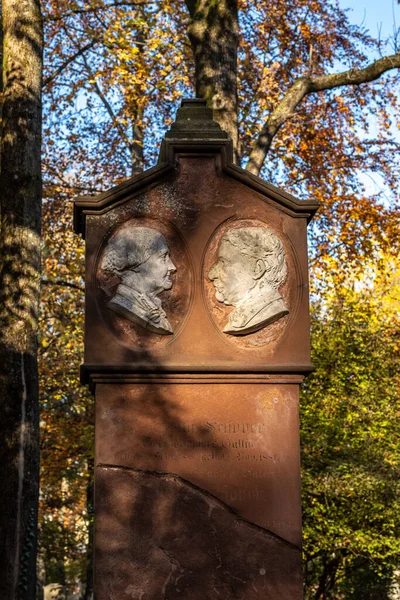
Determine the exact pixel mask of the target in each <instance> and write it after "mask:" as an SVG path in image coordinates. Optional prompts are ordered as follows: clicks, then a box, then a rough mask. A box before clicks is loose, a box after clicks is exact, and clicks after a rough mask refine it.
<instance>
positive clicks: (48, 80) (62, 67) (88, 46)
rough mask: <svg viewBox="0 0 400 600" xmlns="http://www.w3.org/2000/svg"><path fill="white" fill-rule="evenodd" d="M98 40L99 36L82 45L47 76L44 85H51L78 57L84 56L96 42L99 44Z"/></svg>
mask: <svg viewBox="0 0 400 600" xmlns="http://www.w3.org/2000/svg"><path fill="white" fill-rule="evenodd" d="M98 41H99V40H98V39H97V38H96V39H93V40H92V41H91V42H89V43H88V44H86V46H82V48H80V49H79V50H77V52H75V54H73V55H72V56H70V57H69V58H67V60H66V61H65V62H63V64H62V65H60V66H59V67H58V69H56V70H55V71H54V73H52V75H49V77H47V78H46V79H45V80H44V81H43V87H46V86H47V85H49V83H51V82H52V81H53V80H54V79H55V78H56V77H57V76H58V75H60V73H62V72H63V71H64V69H66V68H67V67H68V65H70V64H71V63H72V62H74V61H75V60H76V59H77V58H79V56H82V54H83V53H84V52H86V51H87V50H90V48H93V46H94V45H95V44H97V43H98Z"/></svg>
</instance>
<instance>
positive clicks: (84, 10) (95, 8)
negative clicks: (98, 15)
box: [44, 0, 158, 23]
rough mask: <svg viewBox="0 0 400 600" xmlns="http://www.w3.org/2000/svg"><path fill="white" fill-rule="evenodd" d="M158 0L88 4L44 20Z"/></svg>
mask: <svg viewBox="0 0 400 600" xmlns="http://www.w3.org/2000/svg"><path fill="white" fill-rule="evenodd" d="M157 1H158V0H153V1H151V0H150V1H149V2H135V1H133V0H132V1H131V2H129V1H126V2H113V3H112V4H108V5H107V6H90V7H88V8H75V9H72V10H67V11H65V12H64V13H62V14H61V15H57V16H56V17H45V18H44V21H45V22H51V23H54V22H57V21H63V20H64V19H66V18H67V17H71V16H73V15H83V14H87V13H94V12H97V11H104V10H109V9H110V8H124V7H127V6H135V7H136V6H139V7H140V6H147V5H149V4H150V5H151V4H157Z"/></svg>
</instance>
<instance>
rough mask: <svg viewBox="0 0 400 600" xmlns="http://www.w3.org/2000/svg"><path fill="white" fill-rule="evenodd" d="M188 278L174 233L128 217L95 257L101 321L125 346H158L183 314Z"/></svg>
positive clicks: (179, 241)
mask: <svg viewBox="0 0 400 600" xmlns="http://www.w3.org/2000/svg"><path fill="white" fill-rule="evenodd" d="M185 258H186V260H185ZM191 278H192V276H191V271H190V267H189V259H188V257H187V250H186V248H185V247H184V243H183V240H182V239H181V238H180V236H179V234H178V233H177V232H176V231H174V230H172V229H171V228H169V227H168V226H167V225H166V224H163V223H161V222H159V221H156V220H154V219H131V220H130V221H128V222H126V223H124V224H123V225H121V226H120V227H118V228H117V229H116V230H115V231H114V232H113V233H112V235H111V236H109V237H108V239H107V240H106V241H105V243H104V244H103V248H102V251H101V253H100V256H99V260H98V265H97V284H98V287H99V288H100V289H99V307H100V310H101V312H102V315H103V318H104V319H105V321H106V322H107V324H108V325H109V326H110V327H111V329H113V331H114V332H115V334H116V335H117V336H118V337H119V338H121V336H122V339H121V341H123V343H126V344H128V345H129V346H144V345H154V344H156V343H159V342H160V341H161V340H162V338H169V337H170V336H172V335H173V334H175V333H176V330H177V328H179V322H180V321H182V318H184V316H185V314H186V312H187V310H188V307H189V298H190V283H191ZM154 334H156V335H155V336H154ZM154 338H155V339H154Z"/></svg>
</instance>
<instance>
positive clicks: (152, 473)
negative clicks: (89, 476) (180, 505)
mask: <svg viewBox="0 0 400 600" xmlns="http://www.w3.org/2000/svg"><path fill="white" fill-rule="evenodd" d="M96 466H97V467H98V468H101V469H110V470H119V471H127V472H131V473H141V474H143V475H148V476H150V477H157V478H159V479H165V480H172V481H177V482H179V483H181V484H182V485H186V486H187V487H189V488H191V489H192V490H194V491H195V492H199V493H200V494H202V495H203V496H205V497H206V498H207V499H208V500H212V501H213V502H215V503H216V504H218V505H219V506H220V507H221V508H222V509H224V510H225V511H227V512H228V513H230V514H232V515H233V516H234V517H235V519H236V520H237V521H238V522H241V523H244V524H246V525H247V526H249V527H251V528H254V529H256V530H257V531H260V532H262V533H263V534H267V535H269V536H271V537H272V538H275V539H276V540H278V541H280V542H282V543H283V544H285V545H286V546H288V547H289V548H292V549H294V550H297V551H300V552H301V547H300V546H297V545H296V544H293V543H292V542H289V541H288V540H286V539H285V538H283V537H281V536H280V535H278V534H277V533H274V532H273V531H270V530H269V529H266V528H265V527H262V526H261V525H257V524H256V523H253V522H252V521H249V520H248V519H245V518H244V517H242V515H240V514H238V513H237V512H236V511H235V510H234V509H233V508H232V507H231V506H229V505H228V504H226V503H225V502H224V501H223V500H220V498H218V497H217V496H214V495H213V494H211V493H210V492H208V491H207V490H204V489H203V488H200V487H199V486H197V485H196V484H194V483H192V482H191V481H188V480H187V479H184V478H183V477H180V476H179V475H177V474H176V473H167V472H161V471H148V470H146V469H136V468H134V467H125V466H121V465H111V464H107V463H99V464H98V465H96ZM164 552H165V549H164Z"/></svg>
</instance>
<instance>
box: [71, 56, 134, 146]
mask: <svg viewBox="0 0 400 600" xmlns="http://www.w3.org/2000/svg"><path fill="white" fill-rule="evenodd" d="M82 58H83V62H84V63H85V67H86V70H87V72H88V73H89V75H90V77H91V78H92V82H93V87H94V91H95V92H96V94H97V95H98V97H99V98H100V100H101V101H102V103H103V104H104V107H105V109H106V111H107V112H108V114H109V116H110V119H111V121H112V123H113V124H114V125H115V126H116V128H117V129H118V131H119V132H120V134H121V136H122V138H123V139H124V141H125V143H126V145H127V146H128V150H129V152H131V151H132V142H131V141H130V140H129V138H128V136H127V134H126V132H125V130H124V128H123V127H122V125H121V123H120V122H119V121H118V119H117V117H116V115H115V114H114V111H113V109H112V107H111V104H110V103H109V101H108V100H107V98H106V96H105V94H103V92H102V90H101V88H100V86H99V84H98V83H97V81H96V78H95V76H94V74H93V71H92V70H91V68H90V66H89V64H88V62H87V60H86V58H85V57H84V56H83V57H82Z"/></svg>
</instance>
